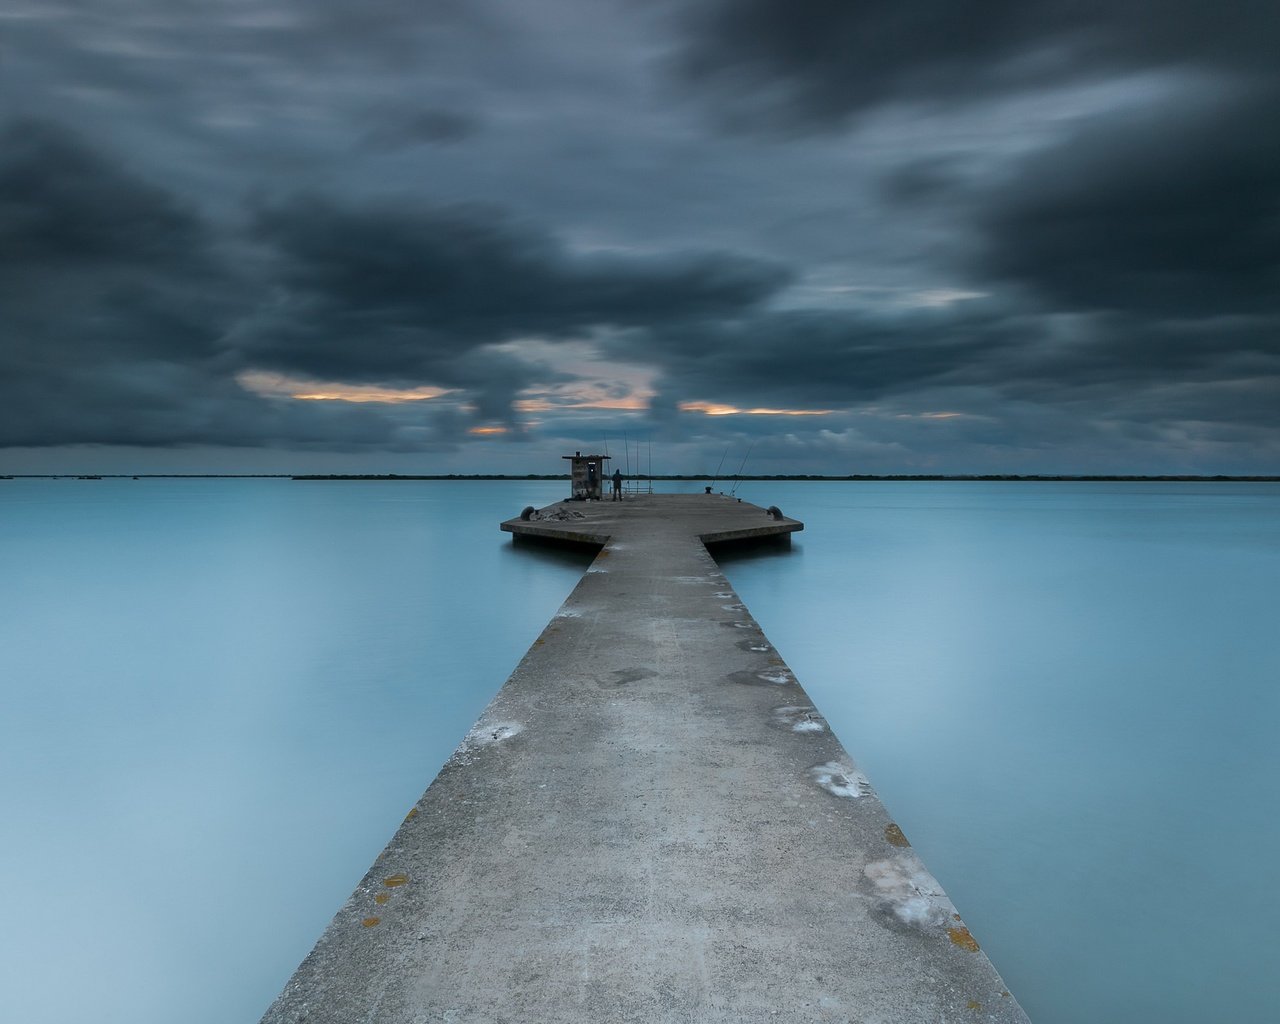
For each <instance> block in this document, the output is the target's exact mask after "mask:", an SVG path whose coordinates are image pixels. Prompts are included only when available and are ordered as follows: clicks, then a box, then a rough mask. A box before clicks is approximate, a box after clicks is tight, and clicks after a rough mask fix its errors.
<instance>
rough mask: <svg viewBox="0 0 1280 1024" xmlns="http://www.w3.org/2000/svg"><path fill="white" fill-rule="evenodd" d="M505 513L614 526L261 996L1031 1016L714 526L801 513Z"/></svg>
mask: <svg viewBox="0 0 1280 1024" xmlns="http://www.w3.org/2000/svg"><path fill="white" fill-rule="evenodd" d="M502 528H503V529H504V530H508V531H509V532H512V533H514V534H516V535H517V536H525V537H529V536H540V537H544V538H555V537H561V538H564V537H571V538H575V539H577V540H579V541H595V542H596V543H602V542H604V541H605V540H606V539H607V540H608V543H607V544H606V545H605V546H604V547H603V549H602V550H601V551H600V553H599V555H598V556H597V558H596V559H595V561H594V563H593V564H592V565H591V567H590V569H589V570H588V571H587V572H586V573H585V574H584V576H583V578H582V580H581V582H580V583H579V584H578V586H577V588H576V589H575V590H574V591H573V593H572V594H571V595H570V597H569V599H568V600H567V601H565V603H564V605H563V606H562V607H561V608H560V611H559V612H558V613H557V614H556V616H555V617H554V618H553V619H552V620H551V622H550V623H549V624H548V626H547V628H546V629H545V630H544V632H543V633H542V635H541V636H540V637H539V638H538V639H537V640H536V641H535V642H534V644H533V646H532V647H531V648H530V649H529V652H528V653H527V654H526V655H525V656H524V658H523V660H522V661H521V662H520V664H519V666H518V667H517V668H516V670H515V672H514V673H513V674H512V676H511V678H510V679H509V680H508V681H507V683H506V685H505V686H503V687H502V689H501V691H500V692H499V693H498V695H497V697H496V698H495V699H494V700H493V702H492V704H490V706H489V707H488V708H487V709H486V711H485V712H484V714H483V715H482V716H481V718H480V720H479V722H478V723H477V724H476V726H475V727H474V728H473V729H472V730H471V732H470V733H468V735H467V737H466V738H465V740H464V741H463V743H462V744H461V746H459V748H458V749H457V751H456V752H455V753H454V754H453V756H452V757H451V758H450V760H449V761H448V763H447V764H446V765H445V766H444V768H442V769H441V771H440V774H439V775H438V776H437V777H436V779H435V781H434V782H433V783H432V784H431V786H430V788H429V789H428V790H427V792H426V793H425V794H424V795H423V797H422V799H421V800H419V802H418V803H417V804H416V805H415V806H414V807H413V808H412V809H411V810H410V811H409V816H408V817H407V818H406V819H405V821H404V824H403V825H402V826H401V828H400V830H399V831H398V832H397V833H396V835H395V837H394V838H393V839H392V841H391V843H390V844H389V845H388V846H387V848H386V850H385V851H383V853H382V854H381V856H380V857H379V858H378V860H377V861H376V863H375V864H374V866H373V868H372V869H371V870H370V872H369V873H368V875H366V877H365V878H364V880H363V881H362V882H361V883H360V885H359V886H358V887H357V888H356V891H355V893H354V894H353V895H352V897H351V898H350V899H349V900H348V901H347V903H346V904H345V905H344V906H343V907H342V909H341V910H340V911H339V912H338V914H337V916H336V917H335V918H334V919H333V922H332V923H331V924H330V925H329V927H328V929H327V930H326V931H325V933H324V934H323V936H321V938H320V941H319V943H318V944H317V945H316V947H315V949H314V950H313V951H312V952H311V954H310V955H309V956H308V957H307V959H306V960H305V961H304V962H303V963H302V965H301V967H299V968H298V971H297V973H296V974H295V975H294V977H293V978H292V980H291V981H290V982H289V983H288V985H287V986H286V987H285V989H284V991H283V992H282V994H281V995H280V997H279V998H278V999H277V1000H276V1002H275V1003H274V1004H273V1005H272V1006H271V1008H270V1009H269V1010H268V1012H267V1014H266V1016H265V1017H264V1018H263V1019H264V1020H265V1021H269V1022H284V1021H289V1022H295V1021H314V1022H320V1021H332V1022H342V1024H354V1022H358V1021H379V1022H382V1021H386V1022H406V1024H407V1022H415V1024H416V1022H427V1021H468V1022H471V1021H474V1022H480V1021H484V1022H504V1021H505V1022H525V1021H528V1022H539V1021H545V1022H552V1021H564V1022H574V1024H581V1022H591V1021H600V1022H606V1021H608V1022H623V1021H645V1022H650V1021H734V1022H753V1021H771V1022H772V1021H858V1022H883V1024H890V1022H892V1024H908V1022H921V1024H923V1022H931V1024H937V1022H941V1021H1025V1020H1026V1017H1025V1015H1024V1014H1023V1012H1022V1010H1021V1009H1020V1007H1019V1006H1018V1004H1017V1002H1016V1001H1015V1000H1014V998H1013V997H1012V996H1011V995H1010V994H1009V992H1008V991H1007V990H1006V989H1005V986H1004V984H1003V982H1002V981H1001V980H1000V978H999V976H998V975H997V974H996V972H995V970H994V969H993V968H992V966H991V964H990V962H989V961H988V960H987V958H986V956H985V955H984V954H983V953H982V952H981V951H980V950H979V948H978V944H977V942H976V941H975V939H974V937H973V936H972V935H970V933H969V931H968V930H967V929H966V928H965V926H964V923H963V921H962V920H961V919H960V916H959V915H958V914H957V913H956V910H955V908H954V907H953V906H952V904H951V902H950V901H949V900H948V899H947V897H946V895H945V894H944V893H943V892H942V889H941V888H940V887H939V886H938V884H937V882H936V881H935V880H934V879H933V878H932V877H931V876H930V875H929V873H928V872H927V870H926V869H925V867H924V865H923V864H922V863H921V862H920V860H919V858H918V857H916V855H915V854H914V853H913V852H912V850H911V848H910V846H909V844H908V843H907V839H906V837H905V836H903V834H902V832H901V830H899V829H898V827H897V826H896V825H894V824H893V822H892V821H891V819H890V818H889V816H888V815H887V813H886V812H885V809H884V807H883V806H882V805H881V804H880V802H879V800H878V799H877V798H876V796H875V794H874V792H873V790H872V788H871V785H870V783H869V782H868V781H867V779H866V778H865V777H864V776H863V775H862V773H861V772H859V770H858V768H857V766H856V764H855V763H854V761H853V760H852V759H851V758H850V757H849V754H848V753H847V752H846V751H845V749H844V748H843V747H842V746H841V745H840V742H839V741H838V740H837V739H836V738H835V737H834V736H833V735H832V734H831V731H830V729H829V727H828V726H827V724H826V722H825V721H824V720H823V718H822V716H821V714H820V713H819V712H818V711H817V710H816V709H815V708H814V707H813V705H812V703H811V702H810V701H809V698H808V697H807V696H806V694H805V692H804V690H803V689H802V688H801V687H800V685H799V684H798V683H797V682H796V680H795V678H794V677H793V676H792V674H791V671H790V670H789V669H788V668H787V666H786V664H785V663H784V662H783V660H782V658H781V657H780V656H779V655H778V653H777V652H776V651H775V650H774V649H773V647H772V646H771V645H770V644H769V642H768V640H767V639H766V638H765V636H764V634H763V633H762V632H761V630H760V627H759V626H758V625H757V624H756V622H755V620H754V619H753V618H752V617H751V615H750V613H749V612H748V611H747V609H746V608H745V607H744V606H743V605H742V602H741V601H739V599H738V597H737V595H736V594H735V593H734V591H733V588H732V587H731V586H730V585H729V583H728V581H727V580H726V579H725V577H724V576H723V574H721V572H720V571H719V569H718V568H717V567H716V563H715V562H714V560H713V559H712V557H711V556H710V555H709V554H708V552H707V549H706V548H705V547H704V545H703V543H702V542H701V540H700V539H699V538H700V537H701V536H715V537H718V538H720V539H732V538H734V537H735V536H739V535H745V536H750V535H759V534H760V533H764V534H769V533H786V532H789V531H794V530H798V529H800V528H801V525H800V524H799V523H797V522H795V521H793V520H782V521H777V520H773V519H771V518H770V517H769V516H767V515H766V513H765V512H764V510H762V509H760V508H757V507H755V506H753V505H747V504H742V503H738V502H736V501H734V500H733V499H730V498H725V497H720V496H715V495H712V496H707V495H652V496H641V497H636V498H633V499H630V500H629V501H626V502H621V503H613V502H608V501H606V502H601V503H598V504H597V503H589V504H582V503H565V504H561V505H555V506H550V507H549V508H548V509H545V510H543V511H542V513H540V514H538V515H537V516H536V517H535V518H533V519H531V520H529V521H527V522H524V521H521V520H518V519H517V520H512V521H509V522H506V523H503V524H502Z"/></svg>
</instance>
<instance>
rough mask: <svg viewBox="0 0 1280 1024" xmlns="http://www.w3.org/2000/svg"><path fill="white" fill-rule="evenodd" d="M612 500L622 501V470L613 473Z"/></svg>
mask: <svg viewBox="0 0 1280 1024" xmlns="http://www.w3.org/2000/svg"><path fill="white" fill-rule="evenodd" d="M613 500H614V501H621V500H622V470H620V469H615V470H614V471H613Z"/></svg>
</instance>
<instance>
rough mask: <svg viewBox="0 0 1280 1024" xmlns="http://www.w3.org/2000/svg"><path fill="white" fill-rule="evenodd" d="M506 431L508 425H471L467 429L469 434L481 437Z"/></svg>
mask: <svg viewBox="0 0 1280 1024" xmlns="http://www.w3.org/2000/svg"><path fill="white" fill-rule="evenodd" d="M506 432H507V428H506V427H470V428H468V430H467V433H468V434H476V435H477V436H480V437H489V436H491V435H493V434H505V433H506Z"/></svg>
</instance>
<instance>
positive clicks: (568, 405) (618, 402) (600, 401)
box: [513, 394, 649, 412]
mask: <svg viewBox="0 0 1280 1024" xmlns="http://www.w3.org/2000/svg"><path fill="white" fill-rule="evenodd" d="M513 408H514V409H515V410H516V411H517V412H554V411H556V410H557V409H623V410H626V411H628V412H643V411H644V410H645V409H648V408H649V395H642V394H636V395H627V396H626V397H625V398H596V399H585V400H583V401H579V402H572V401H570V402H553V401H551V400H550V399H546V398H517V399H516V400H515V402H514V403H513Z"/></svg>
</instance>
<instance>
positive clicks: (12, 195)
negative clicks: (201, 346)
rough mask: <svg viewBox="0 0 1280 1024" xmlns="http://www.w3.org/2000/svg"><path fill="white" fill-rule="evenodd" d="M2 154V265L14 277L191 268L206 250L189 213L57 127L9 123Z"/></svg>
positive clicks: (0, 134)
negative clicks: (75, 270) (86, 268)
mask: <svg viewBox="0 0 1280 1024" xmlns="http://www.w3.org/2000/svg"><path fill="white" fill-rule="evenodd" d="M0 154H3V163H2V164H0V197H3V199H2V204H0V261H4V262H5V263H6V264H8V265H9V269H10V271H12V270H14V269H17V268H20V267H27V268H31V269H39V270H45V269H47V268H49V267H64V268H71V267H75V266H83V265H89V264H94V265H99V264H102V263H104V262H109V263H110V264H111V265H114V266H121V265H125V266H133V267H154V266H159V265H165V264H171V263H173V262H175V261H176V262H179V263H182V264H185V265H190V264H191V262H192V260H193V258H194V257H196V256H198V254H199V253H200V252H201V251H202V250H203V249H204V248H205V246H206V245H207V242H208V238H207V236H206V233H205V231H204V229H203V225H201V223H200V221H199V220H198V218H197V217H196V216H194V215H193V214H192V212H191V211H190V210H189V209H187V208H185V207H184V206H183V205H182V204H180V203H179V202H177V201H176V200H175V199H174V198H173V197H172V196H170V195H169V194H167V193H166V192H164V191H163V190H161V189H158V188H156V187H154V186H152V185H149V184H146V183H144V182H141V181H139V180H137V179H136V178H134V177H132V176H130V175H129V174H128V173H126V172H125V171H124V170H123V169H121V168H119V167H117V166H114V165H112V164H111V163H109V162H108V161H106V160H105V159H103V158H102V157H100V156H99V155H97V154H96V153H94V152H92V151H91V150H89V149H88V148H87V147H85V146H83V145H81V144H80V143H79V141H78V140H77V139H76V138H75V137H74V136H73V135H71V133H69V132H67V131H65V130H63V129H60V128H58V127H56V126H54V125H49V124H42V123H39V122H36V121H20V122H18V123H16V124H12V125H9V126H8V127H6V128H4V129H3V131H0Z"/></svg>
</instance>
